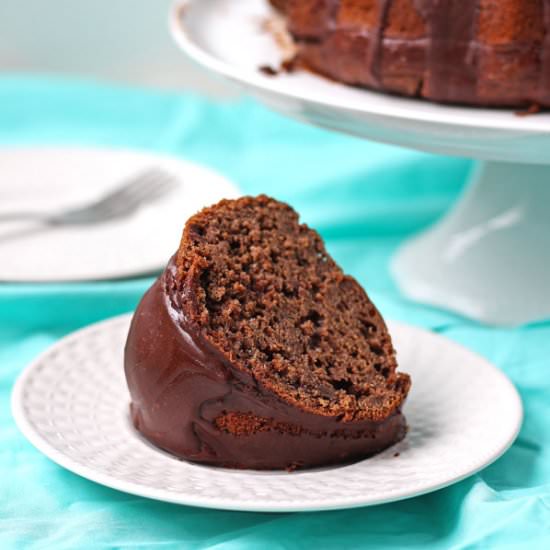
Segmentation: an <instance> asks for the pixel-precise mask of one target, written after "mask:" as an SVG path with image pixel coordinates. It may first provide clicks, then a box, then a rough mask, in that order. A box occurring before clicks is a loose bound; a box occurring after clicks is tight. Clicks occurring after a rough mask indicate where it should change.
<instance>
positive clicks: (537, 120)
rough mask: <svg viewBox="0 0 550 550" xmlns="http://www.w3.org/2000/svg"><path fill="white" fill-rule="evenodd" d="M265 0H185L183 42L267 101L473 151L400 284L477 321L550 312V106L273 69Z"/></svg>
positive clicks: (387, 138) (444, 148) (176, 15)
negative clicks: (517, 108) (457, 193)
mask: <svg viewBox="0 0 550 550" xmlns="http://www.w3.org/2000/svg"><path fill="white" fill-rule="evenodd" d="M273 16H274V13H273V11H272V10H271V8H270V7H269V6H268V3H267V1H266V0H239V1H235V0H185V1H182V0H180V1H179V2H177V4H176V6H175V8H174V10H173V12H172V15H171V28H172V32H173V35H174V37H175V39H176V41H177V43H178V44H179V45H180V47H181V48H182V49H183V50H184V51H185V52H186V53H187V55H189V56H190V57H191V58H193V59H194V60H195V61H197V62H198V63H199V64H201V65H203V66H204V67H206V68H208V69H210V70H211V71H213V72H215V73H218V74H220V75H223V76H225V77H227V78H230V79H231V80H233V81H236V82H238V83H240V84H241V85H243V86H244V87H245V88H246V89H247V90H248V91H249V92H250V93H252V94H253V95H255V96H256V97H257V98H258V99H260V100H261V101H263V102H264V103H265V104H266V105H268V106H269V107H271V108H273V109H275V110H277V111H279V112H281V113H283V114H285V115H288V116H291V117H293V118H297V119H300V120H302V121H304V122H308V123H310V124H316V125H319V126H323V127H327V128H330V129H333V130H338V131H341V132H345V133H348V134H353V135H355V136H360V137H364V138H367V139H371V140H376V141H381V142H385V143H393V144H398V145H402V146H406V147H412V148H416V149H421V150H424V151H430V152H435V153H442V154H446V155H447V154H448V155H459V156H463V157H470V158H474V159H479V160H481V161H482V162H481V163H480V166H479V169H478V171H477V173H476V174H475V175H474V177H473V180H472V182H471V183H470V185H469V187H468V189H467V191H466V192H465V194H464V196H463V197H462V199H461V200H460V201H459V202H458V204H457V205H456V206H455V207H454V208H453V210H452V211H451V213H450V214H448V215H447V216H446V217H445V218H444V219H443V220H442V221H440V222H439V223H438V224H437V225H435V226H434V227H432V228H431V229H429V230H428V231H426V232H424V233H423V234H421V235H419V236H418V237H416V238H414V239H412V240H411V241H409V242H407V243H406V244H405V245H404V246H403V247H402V248H401V249H400V250H399V252H398V253H397V255H396V257H395V258H394V261H393V266H392V268H393V273H394V275H395V278H396V280H397V282H398V284H399V286H400V287H401V290H402V291H403V292H404V293H405V294H406V295H407V296H409V297H411V298H414V299H416V300H419V301H422V302H424V303H428V304H433V305H437V306H441V307H444V308H446V309H450V310H453V311H455V312H458V313H460V314H462V315H465V316H468V317H470V318H472V319H476V320H478V321H481V322H485V323H490V324H497V325H519V324H523V323H529V322H535V321H539V320H542V319H546V318H550V185H549V183H550V166H549V165H550V115H549V114H537V115H531V116H525V117H521V116H518V115H516V114H515V113H513V112H511V111H502V110H489V109H473V108H464V107H450V106H441V105H435V104H432V103H429V102H426V101H419V100H411V99H404V98H398V97H393V96H389V95H384V94H378V93H373V92H369V91H365V90H358V89H354V88H351V87H348V86H344V85H340V84H337V83H334V82H330V81H328V80H325V79H323V78H320V77H316V76H314V75H311V74H308V73H305V72H297V73H294V74H280V75H278V76H276V77H270V76H267V75H265V74H263V73H262V72H260V71H259V67H261V66H265V65H268V66H273V67H277V66H279V64H280V61H281V44H280V36H279V40H278V42H279V44H277V41H276V40H275V38H274V33H273V30H272V29H271V31H270V30H268V29H267V28H266V24H265V22H266V21H267V20H268V19H269V18H273Z"/></svg>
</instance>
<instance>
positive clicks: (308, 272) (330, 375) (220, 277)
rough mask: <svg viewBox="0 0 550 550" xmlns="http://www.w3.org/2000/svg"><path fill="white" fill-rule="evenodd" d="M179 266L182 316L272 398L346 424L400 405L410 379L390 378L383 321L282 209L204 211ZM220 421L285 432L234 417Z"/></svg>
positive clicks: (244, 203)
mask: <svg viewBox="0 0 550 550" xmlns="http://www.w3.org/2000/svg"><path fill="white" fill-rule="evenodd" d="M177 265H178V280H179V284H180V285H181V288H182V289H185V296H186V299H187V307H188V308H189V310H188V311H187V315H189V316H190V318H191V320H192V321H195V322H196V323H197V324H198V325H199V326H201V327H202V332H203V335H204V336H205V337H206V339H207V340H208V341H210V342H211V343H212V344H213V345H214V346H216V347H217V348H218V349H220V350H222V352H223V353H224V354H225V356H226V357H227V358H228V360H229V361H231V363H233V364H234V365H236V366H237V367H238V368H239V369H243V370H247V371H251V372H252V373H253V376H254V378H255V379H256V380H257V381H258V382H259V383H260V384H261V385H263V386H264V387H265V388H268V389H269V390H271V391H272V392H274V393H275V394H276V395H277V396H278V397H279V398H281V399H283V400H284V401H286V402H288V403H291V404H294V405H296V406H297V407H299V408H301V409H303V410H306V411H309V412H313V413H315V414H319V415H325V416H332V417H335V416H336V417H340V418H341V419H342V420H343V421H351V420H361V419H368V420H375V421H377V420H383V419H386V418H388V417H389V416H390V415H391V414H392V413H393V412H395V411H396V410H397V409H398V408H399V406H400V405H401V404H402V402H403V400H404V398H405V397H406V394H407V391H408V389H409V386H410V380H409V377H408V376H407V375H405V374H400V373H397V372H396V368H397V364H396V359H395V353H394V350H393V347H392V343H391V339H390V337H389V335H388V333H387V330H386V327H385V324H384V321H383V320H382V318H381V316H380V314H379V313H378V311H377V310H376V308H375V307H374V305H373V304H372V303H371V302H370V300H369V298H368V297H367V295H366V293H365V292H364V290H363V289H362V288H361V287H360V286H359V284H358V283H357V282H356V281H355V280H354V279H353V278H352V277H349V276H346V275H344V274H343V272H342V270H341V269H340V268H339V267H338V266H337V265H336V264H335V262H334V261H333V260H332V259H331V258H330V257H329V256H328V255H327V253H326V251H325V248H324V245H323V243H322V241H321V238H320V237H319V235H318V234H317V233H316V232H315V231H313V230H311V229H309V228H308V227H307V226H305V225H300V224H299V221H298V216H297V214H296V213H295V212H294V211H293V210H292V209H291V208H290V207H288V206H287V205H284V204H281V203H279V202H276V201H274V200H272V199H269V198H267V197H264V196H262V197H258V198H249V197H247V198H243V199H240V200H238V201H222V202H221V203H218V204H217V205H216V207H215V208H207V209H205V210H203V211H202V212H200V213H199V214H197V215H195V216H194V217H193V218H191V219H190V220H189V222H188V223H187V226H186V229H185V232H184V235H183V238H182V242H181V246H180V249H179V252H178V256H177ZM182 291H183V290H182ZM217 424H218V427H220V428H223V429H226V430H228V431H232V432H233V433H236V434H239V433H247V432H250V431H258V430H260V431H261V430H263V429H277V430H279V431H286V430H292V427H291V426H283V425H281V426H271V425H269V419H259V418H257V417H251V416H250V415H247V414H246V413H235V412H232V411H227V414H226V415H225V416H224V417H223V418H219V419H218V420H217Z"/></svg>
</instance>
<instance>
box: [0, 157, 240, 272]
mask: <svg viewBox="0 0 550 550" xmlns="http://www.w3.org/2000/svg"><path fill="white" fill-rule="evenodd" d="M149 168H160V169H161V170H163V171H165V172H167V173H168V174H170V175H173V176H174V180H175V182H176V183H177V185H176V186H174V188H173V189H172V190H171V191H170V192H169V193H167V194H166V195H164V196H162V197H161V198H160V199H157V200H154V201H151V202H150V203H148V204H144V205H143V206H142V207H141V208H140V209H139V210H137V211H136V212H134V213H133V214H132V215H130V216H128V217H125V218H120V219H115V220H111V221H109V222H103V223H99V224H93V225H85V226H56V227H51V226H44V225H41V224H40V223H36V222H34V221H25V220H22V221H10V222H7V221H4V220H2V221H1V223H0V281H16V282H25V281H26V282H55V281H83V280H99V279H114V278H120V277H131V276H136V275H143V274H147V273H151V272H155V271H159V270H161V269H162V268H163V267H164V265H165V264H166V258H169V257H170V255H171V254H172V253H173V252H174V250H176V248H177V246H178V242H179V236H180V234H181V231H182V229H183V225H184V223H185V221H186V219H187V218H188V217H189V216H190V215H191V214H193V213H194V212H196V211H197V210H199V209H200V208H202V207H203V206H206V205H208V204H212V203H215V202H217V201H218V200H220V199H221V198H224V197H227V198H234V197H236V196H238V195H239V192H238V190H237V188H236V187H235V186H234V185H233V184H232V183H230V182H229V181H228V180H226V179H225V178H224V177H222V176H221V175H219V174H217V173H216V172H213V171H212V170H210V169H207V168H205V167H202V166H198V165H195V164H192V163H190V162H186V161H184V160H180V159H176V158H174V157H168V156H161V155H153V154H147V153H143V152H136V151H129V150H113V149H81V148H22V149H19V148H13V149H11V148H9V149H4V150H1V151H0V177H1V179H2V184H1V185H0V219H1V218H2V215H3V214H9V213H10V212H18V211H23V212H56V211H61V210H64V209H69V208H74V207H77V206H81V205H86V204H88V203H90V202H93V201H95V200H97V199H99V198H100V197H102V196H103V195H104V194H106V193H108V192H110V191H112V190H114V189H115V188H116V187H118V186H120V185H121V184H122V183H123V182H125V181H126V180H127V179H128V178H130V177H133V176H137V175H138V174H139V173H140V172H143V171H144V170H147V169H149Z"/></svg>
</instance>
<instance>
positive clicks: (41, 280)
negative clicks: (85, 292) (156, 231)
mask: <svg viewBox="0 0 550 550" xmlns="http://www.w3.org/2000/svg"><path fill="white" fill-rule="evenodd" d="M35 151H40V152H50V151H54V152H71V153H73V152H76V153H86V152H89V151H91V152H96V153H101V154H115V155H116V154H123V155H132V156H135V157H141V158H143V159H150V160H155V159H156V160H157V161H158V163H159V164H161V165H169V164H173V165H176V166H180V167H181V168H182V169H183V168H185V167H194V168H196V169H197V170H199V171H200V172H202V173H204V174H205V175H207V174H209V175H210V176H211V177H212V179H216V180H217V182H219V183H220V184H222V183H223V185H224V186H226V188H227V191H226V193H225V195H224V197H226V198H230V196H232V197H234V198H236V197H239V196H241V195H242V192H241V190H240V189H239V188H238V186H237V185H236V184H235V183H234V182H233V181H231V180H230V179H229V178H227V177H226V176H225V175H223V174H222V173H221V172H219V171H218V170H216V169H215V168H212V167H210V166H207V165H206V164H201V163H199V162H195V161H194V160H190V159H187V158H183V157H179V156H176V155H175V154H170V153H164V152H158V151H154V150H148V149H139V148H132V147H116V146H115V147H102V146H100V145H98V146H95V145H93V144H91V145H86V144H83V145H71V144H62V143H60V144H58V145H55V144H54V145H50V144H47V145H40V144H36V145H6V146H2V147H1V148H0V155H1V154H4V153H6V152H9V153H14V152H15V153H16V154H17V153H19V154H23V153H28V154H29V155H30V154H32V153H33V152H35ZM165 264H166V262H164V263H162V264H159V263H155V264H149V265H146V264H144V265H143V266H142V267H141V268H140V269H139V270H136V269H116V270H114V271H112V272H104V273H102V274H100V275H92V276H85V275H82V276H79V275H72V276H68V277H40V276H24V277H18V278H17V279H15V278H8V277H4V276H2V275H1V274H0V282H2V283H6V284H12V283H13V284H27V283H33V284H34V283H36V284H48V285H49V284H57V283H59V284H64V283H90V282H105V281H120V280H125V279H131V278H144V277H152V276H154V275H158V273H160V272H161V271H162V270H163V269H164V267H165Z"/></svg>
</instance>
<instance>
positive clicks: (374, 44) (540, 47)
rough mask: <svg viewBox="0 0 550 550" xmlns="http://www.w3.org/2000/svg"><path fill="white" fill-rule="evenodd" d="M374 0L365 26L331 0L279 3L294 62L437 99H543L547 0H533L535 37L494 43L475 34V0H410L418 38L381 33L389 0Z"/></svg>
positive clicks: (546, 94) (549, 18) (547, 66)
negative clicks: (539, 27) (347, 19)
mask: <svg viewBox="0 0 550 550" xmlns="http://www.w3.org/2000/svg"><path fill="white" fill-rule="evenodd" d="M377 1H378V10H377V23H376V25H375V26H374V27H373V28H372V29H369V28H366V27H365V26H364V25H361V24H360V23H357V24H351V23H346V24H343V23H342V22H339V21H338V8H339V4H340V2H339V1H338V0H301V2H303V4H304V5H305V3H309V4H310V10H309V13H306V11H307V10H305V9H301V10H293V9H292V8H287V9H288V16H289V17H288V19H289V22H288V26H289V30H290V32H291V34H292V35H293V36H294V39H295V41H296V43H297V44H298V46H299V52H300V53H299V57H300V61H301V63H302V64H303V65H305V66H307V67H309V68H310V69H312V70H314V71H316V72H318V73H321V74H324V75H326V76H328V77H330V78H332V79H334V80H337V81H341V82H345V83H348V84H353V85H358V86H365V87H368V88H373V89H376V90H382V91H388V92H394V93H398V94H402V95H407V96H420V97H424V98H426V99H430V100H434V101H438V102H444V103H458V104H469V105H485V106H502V107H504V106H511V107H521V106H525V105H529V104H532V103H536V104H538V105H541V106H544V107H550V0H540V2H541V10H542V16H543V23H544V38H543V39H542V41H541V40H540V39H537V38H536V37H535V34H534V38H533V40H532V41H529V40H513V39H510V41H509V42H508V43H499V44H488V43H484V42H482V41H481V40H480V39H479V36H478V22H479V13H480V0H411V1H412V5H413V6H414V8H415V9H416V11H417V12H418V13H419V14H420V16H421V17H422V19H423V20H424V24H425V26H426V32H425V34H424V36H421V37H418V38H404V37H396V36H392V37H389V36H385V29H386V26H387V23H388V16H389V13H390V10H391V7H392V4H393V2H392V0H377ZM293 4H294V2H293V0H289V2H288V5H290V6H292V5H293ZM498 9H499V8H498V7H495V8H494V10H495V11H498ZM496 16H498V14H496ZM308 17H310V18H312V19H311V25H309V19H308Z"/></svg>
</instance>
